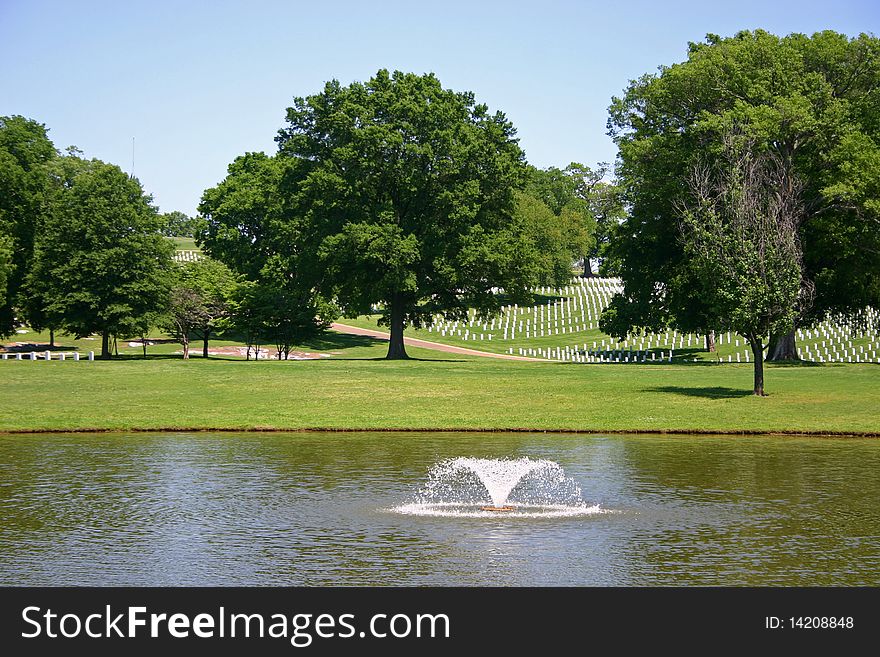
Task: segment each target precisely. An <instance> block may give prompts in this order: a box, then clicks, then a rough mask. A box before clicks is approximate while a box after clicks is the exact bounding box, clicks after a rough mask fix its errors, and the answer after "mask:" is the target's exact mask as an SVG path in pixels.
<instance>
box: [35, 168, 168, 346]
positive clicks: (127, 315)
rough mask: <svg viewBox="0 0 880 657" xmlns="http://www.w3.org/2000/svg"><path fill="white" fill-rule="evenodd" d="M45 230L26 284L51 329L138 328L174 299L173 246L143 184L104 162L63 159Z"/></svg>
mask: <svg viewBox="0 0 880 657" xmlns="http://www.w3.org/2000/svg"><path fill="white" fill-rule="evenodd" d="M56 176H57V185H58V190H57V192H56V193H55V194H54V196H53V199H52V203H51V210H50V212H49V214H48V216H47V218H46V222H45V227H44V230H43V231H42V233H41V235H40V238H39V240H38V242H37V245H36V250H35V255H34V263H33V266H32V268H31V271H30V273H29V275H28V281H27V285H28V288H29V289H30V290H33V291H34V294H35V295H37V296H39V297H40V298H42V299H43V301H44V304H45V305H44V308H43V312H44V313H45V316H46V317H47V321H48V322H49V324H48V325H49V326H59V327H61V328H63V329H65V330H66V331H67V332H69V333H71V334H73V335H75V336H76V337H85V336H88V335H91V334H93V333H99V334H100V335H101V338H102V339H101V357H102V358H110V357H111V352H110V337H111V336H115V335H130V334H135V333H137V332H138V328H139V327H138V319H139V318H140V317H142V316H143V315H146V314H149V313H152V312H157V311H159V310H161V309H162V307H163V306H164V304H165V303H166V301H167V298H168V290H169V274H168V272H169V270H170V267H171V253H172V251H173V247H172V245H171V244H169V243H168V242H167V241H166V240H165V239H164V238H163V237H162V236H161V235H160V234H159V230H158V229H159V220H158V217H157V215H156V211H155V208H153V207H152V206H151V205H150V198H149V197H148V196H146V195H145V194H144V192H143V190H142V189H141V186H140V183H139V182H138V181H137V180H136V179H133V178H129V177H128V175H126V174H125V173H124V172H123V171H122V170H121V169H120V168H119V167H117V166H115V165H112V164H106V163H104V162H101V161H99V160H88V161H87V160H82V159H80V158H77V157H73V156H68V157H63V158H60V160H59V163H58V166H57V168H56Z"/></svg>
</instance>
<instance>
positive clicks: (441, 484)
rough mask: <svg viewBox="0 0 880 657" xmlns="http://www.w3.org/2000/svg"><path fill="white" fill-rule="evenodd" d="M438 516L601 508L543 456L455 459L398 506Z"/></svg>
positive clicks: (441, 464) (434, 471) (437, 469)
mask: <svg viewBox="0 0 880 657" xmlns="http://www.w3.org/2000/svg"><path fill="white" fill-rule="evenodd" d="M394 510H395V511H397V512H399V513H407V514H414V515H434V516H453V515H454V516H470V517H483V516H497V515H500V514H499V512H501V511H504V512H506V513H504V514H503V515H505V516H516V517H562V516H577V515H590V514H594V513H602V510H601V509H600V508H599V506H598V505H594V506H587V504H586V503H585V502H584V500H583V498H582V496H581V489H580V486H578V484H577V482H576V481H575V480H574V479H572V478H571V477H568V476H566V474H565V471H564V470H563V469H562V466H560V465H559V464H558V463H556V462H554V461H548V460H544V459H530V458H528V457H524V458H518V459H477V458H454V459H448V460H445V461H441V462H439V463H437V464H436V465H434V466H433V467H432V468H431V470H430V471H429V472H428V480H427V482H426V483H425V485H424V487H423V488H422V489H421V490H420V491H419V494H418V496H417V499H416V501H415V502H413V503H411V504H406V505H403V506H400V507H397V508H396V509H394Z"/></svg>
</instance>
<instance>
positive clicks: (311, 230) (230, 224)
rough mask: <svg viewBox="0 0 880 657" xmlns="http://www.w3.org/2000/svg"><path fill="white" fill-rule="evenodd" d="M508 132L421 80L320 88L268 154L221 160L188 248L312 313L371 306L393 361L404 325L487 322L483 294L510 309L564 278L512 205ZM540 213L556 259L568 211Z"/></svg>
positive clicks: (565, 242)
mask: <svg viewBox="0 0 880 657" xmlns="http://www.w3.org/2000/svg"><path fill="white" fill-rule="evenodd" d="M515 134H516V133H515V130H514V128H513V126H512V124H511V123H510V122H509V121H508V120H507V119H506V117H505V116H504V115H503V114H502V113H500V112H494V113H492V112H490V111H489V109H488V108H487V107H486V106H485V105H482V104H478V103H477V102H476V100H475V98H474V95H473V94H472V93H470V92H455V91H452V90H448V89H444V88H443V87H442V86H441V84H440V82H439V80H437V78H436V77H434V76H433V75H421V76H419V75H414V74H407V73H401V72H395V73H389V72H388V71H385V70H382V71H379V72H378V73H377V74H376V76H375V77H373V78H372V79H370V80H369V81H367V82H364V83H361V82H355V83H352V84H350V85H348V86H343V85H341V84H340V83H339V82H337V81H335V80H334V81H331V82H329V83H327V84H326V85H325V87H324V90H323V91H322V92H321V93H319V94H316V95H313V96H309V97H306V98H296V99H295V100H294V104H293V106H292V107H290V108H288V111H287V126H286V127H285V128H283V129H282V130H281V131H279V135H278V137H277V141H278V145H279V151H278V154H277V155H275V156H274V157H269V156H266V155H263V154H256V153H250V154H246V155H244V156H242V157H240V158H238V159H236V161H235V162H233V163H232V165H230V167H229V175H228V176H227V178H226V179H225V180H224V181H223V182H221V183H220V184H219V185H217V186H216V187H215V188H212V189H209V190H207V191H206V192H205V194H204V196H203V198H202V203H201V204H200V206H199V212H200V213H201V214H202V215H203V216H204V218H205V220H206V225H205V228H204V230H203V232H202V234H201V236H200V240H201V243H202V244H203V246H204V248H205V249H206V251H207V252H208V253H210V254H211V255H212V256H213V257H216V258H218V259H220V260H222V261H223V262H225V263H226V264H228V265H229V266H230V267H231V268H232V269H234V270H235V271H238V272H240V273H242V274H244V275H245V276H247V277H248V278H250V279H251V280H253V281H258V282H260V283H261V284H263V285H266V284H271V285H272V286H274V287H276V288H279V287H280V288H282V289H284V290H286V293H287V294H292V295H293V296H294V297H298V298H301V299H305V298H306V297H305V296H303V292H305V291H308V292H310V294H311V295H312V298H314V299H315V302H316V304H315V305H316V307H321V306H322V304H323V303H324V300H327V299H333V300H334V301H335V302H336V303H337V304H338V305H339V306H340V308H341V310H342V311H343V312H344V313H345V314H348V315H353V314H361V313H371V312H376V311H377V309H378V312H380V313H381V314H382V317H381V319H380V322H381V323H382V324H385V325H389V326H390V327H391V341H390V345H389V351H388V357H389V358H401V357H406V352H405V349H404V346H403V329H404V327H405V326H407V325H413V326H422V325H424V324H425V323H426V322H428V321H430V319H431V318H432V316H433V315H434V314H436V313H442V314H444V315H445V316H446V317H449V318H452V317H463V316H464V315H465V314H466V313H467V312H468V309H469V308H476V309H478V311H479V312H481V313H482V314H488V313H490V312H492V311H494V310H495V309H497V307H498V305H499V300H498V296H497V295H496V294H495V293H494V291H495V289H496V288H498V287H503V288H504V290H505V292H506V293H507V295H508V298H510V299H514V300H517V299H519V300H525V299H526V298H528V297H529V292H528V291H529V288H530V287H531V286H532V285H534V284H537V283H538V282H539V281H542V280H546V281H547V282H549V281H550V279H549V278H548V276H550V278H552V279H553V280H554V282H557V283H561V282H563V281H564V280H565V279H567V278H568V276H569V275H570V261H569V262H568V266H567V267H560V266H558V263H552V262H550V260H552V257H555V256H556V254H555V253H554V254H552V257H551V258H550V259H548V258H547V254H545V253H542V247H543V246H546V244H545V243H548V242H547V239H548V237H547V236H546V235H544V234H541V231H540V230H538V229H536V227H535V223H534V222H535V221H536V220H540V219H541V217H544V218H548V215H546V214H544V210H546V207H545V208H544V210H542V209H541V207H539V205H538V204H540V205H543V203H541V201H537V203H531V202H530V201H528V200H527V199H525V197H523V196H522V195H520V196H517V192H518V190H521V189H522V187H523V186H524V184H525V172H526V168H525V167H526V165H525V159H524V155H523V153H522V151H521V150H520V148H519V145H518V141H517V139H516V137H515ZM548 212H549V211H548ZM549 217H552V218H553V221H554V224H555V225H556V227H557V228H558V230H557V232H558V233H559V234H558V235H557V236H556V237H554V238H553V239H551V240H550V242H549V243H552V245H553V248H560V249H568V250H569V251H571V250H572V249H573V247H572V244H573V243H576V242H577V240H578V239H580V237H579V236H582V235H583V229H582V228H581V227H580V226H578V225H577V222H576V221H575V219H574V217H573V216H572V210H571V209H569V210H567V211H566V212H565V213H562V214H560V215H559V216H557V215H554V214H553V213H552V212H550V213H549ZM566 222H568V224H569V225H568V226H565V224H566ZM541 240H543V241H544V242H543V243H542V242H541ZM566 257H568V256H566ZM554 267H555V269H554ZM551 269H552V271H551V272H550V273H549V274H548V270H551ZM563 269H564V270H565V271H564V278H563V274H562V273H561V272H562V270H563Z"/></svg>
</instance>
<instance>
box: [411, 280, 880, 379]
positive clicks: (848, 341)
mask: <svg viewBox="0 0 880 657" xmlns="http://www.w3.org/2000/svg"><path fill="white" fill-rule="evenodd" d="M621 290H622V285H621V282H620V279H617V278H587V279H584V278H576V279H573V280H572V281H571V284H570V285H568V286H566V287H564V288H548V287H539V288H535V289H534V290H533V292H534V293H536V294H540V295H545V296H555V297H561V299H560V300H558V301H556V302H552V301H551V302H547V303H546V304H543V305H535V306H530V307H520V306H518V305H517V304H513V305H509V306H503V307H502V309H501V314H500V315H498V316H496V317H493V318H491V319H489V320H485V321H480V320H478V319H477V316H476V313H475V312H474V311H470V312H469V313H468V318H467V319H466V320H463V321H452V322H446V321H445V320H444V319H443V318H442V317H440V316H438V317H436V318H435V320H434V323H433V324H432V325H431V326H429V327H428V331H429V332H435V333H437V334H439V335H441V336H444V337H457V338H460V339H462V340H466V341H481V340H492V339H493V338H494V339H497V340H515V339H517V338H519V339H522V338H527V339H529V338H541V337H547V336H554V335H565V334H572V333H580V332H584V331H588V330H595V329H598V319H599V316H600V315H601V313H602V311H603V310H604V309H605V307H606V306H607V305H608V303H609V302H610V300H611V297H612V296H613V295H614V294H615V293H616V292H619V291H621ZM497 292H503V291H502V290H497ZM863 319H864V320H865V321H864V322H863V323H862V327H863V330H862V331H861V335H857V334H856V333H855V332H854V331H853V330H852V329H851V327H850V326H849V325H848V324H845V323H843V322H834V321H826V322H822V323H821V324H819V325H817V326H816V327H813V328H811V329H804V330H799V331H798V334H797V337H798V340H799V341H803V340H805V339H811V338H818V337H819V336H822V337H824V338H825V340H823V341H822V349H821V350H820V349H819V346H818V345H819V343H818V342H817V343H814V345H813V347H812V348H811V347H809V346H808V345H804V346H803V347H801V348H799V352H798V353H799V354H800V356H801V358H802V359H804V360H815V361H818V362H834V361H848V362H869V361H874V362H877V356H876V353H877V351H880V341H878V340H877V336H876V334H877V327H878V326H880V316H878V312H877V311H876V310H874V309H872V308H867V309H865V311H864V318H863ZM872 335H873V337H872ZM859 338H861V339H866V340H868V343H867V346H865V345H861V344H860V345H853V343H852V340H853V339H859ZM705 340H706V336H705V335H701V334H698V333H679V332H678V331H677V330H674V329H670V330H667V331H665V332H663V333H650V334H642V335H636V336H631V337H629V338H627V339H624V340H622V341H620V342H618V341H616V340H614V339H613V338H607V339H603V340H601V341H597V342H594V343H593V349H592V350H589V349H588V348H587V347H586V345H584V348H583V352H590V351H592V352H593V354H592V355H591V354H589V353H584V354H581V355H582V356H584V357H587V358H589V357H593V358H599V359H604V360H601V361H599V362H621V361H614V360H613V359H614V358H618V356H617V355H615V354H616V353H617V352H620V351H621V350H626V352H627V353H628V354H631V353H632V352H633V351H635V352H636V353H637V354H638V353H641V352H648V353H651V350H653V349H664V348H668V349H669V350H670V351H672V350H673V349H684V348H685V347H702V346H703V345H704V344H705ZM715 340H716V345H717V346H723V345H725V344H726V345H729V346H732V347H735V348H736V351H735V352H734V353H731V354H727V355H726V356H721V355H719V356H717V358H716V361H717V362H749V361H750V360H751V350H750V347H749V345H748V343H747V341H746V340H745V339H744V338H742V337H740V336H737V335H736V334H735V333H732V332H721V333H718V334H716V336H715ZM520 349H521V351H522V352H523V355H531V356H539V357H544V358H552V359H554V360H556V359H559V357H561V353H565V349H566V348H562V350H563V351H562V352H560V353H557V351H556V348H555V347H554V348H545V349H527V348H520ZM567 349H568V353H570V354H578V353H579V350H578V349H577V348H576V346H575V347H568V348H567ZM508 351H509V353H513V348H511V349H509V350H508ZM529 351H531V352H533V353H531V354H529V353H527V352H529ZM627 357H628V356H622V358H623V359H624V360H623V361H622V362H627V361H626V358H627ZM629 357H630V359H631V360H630V361H629V362H632V359H633V358H641V356H636V357H633V356H629ZM646 358H649V357H647V356H646ZM572 359H574V357H572ZM609 359H610V360H609ZM639 362H640V361H639Z"/></svg>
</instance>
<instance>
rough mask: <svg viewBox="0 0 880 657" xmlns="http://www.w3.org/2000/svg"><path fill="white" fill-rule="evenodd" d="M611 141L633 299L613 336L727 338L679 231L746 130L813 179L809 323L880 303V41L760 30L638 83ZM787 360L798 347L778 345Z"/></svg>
mask: <svg viewBox="0 0 880 657" xmlns="http://www.w3.org/2000/svg"><path fill="white" fill-rule="evenodd" d="M608 123H609V129H610V134H611V135H612V136H613V137H614V139H615V141H616V142H617V144H618V146H619V149H620V152H619V160H618V168H617V174H618V178H619V180H620V182H621V184H622V186H623V188H624V191H625V195H626V200H627V202H628V204H629V206H630V214H629V216H628V218H627V219H626V220H625V221H624V222H623V224H622V225H621V226H620V228H619V231H618V233H617V237H616V239H615V242H614V244H613V246H612V249H611V256H612V260H613V266H614V268H615V271H616V273H618V274H619V275H620V276H622V278H623V281H624V291H623V293H622V294H621V295H619V296H617V297H615V299H614V300H613V302H612V304H611V306H610V308H609V309H608V310H607V311H606V314H605V316H604V318H603V323H602V325H603V326H604V327H605V329H606V330H608V331H610V332H612V333H613V334H615V335H624V334H626V333H627V332H629V331H632V330H634V329H637V328H638V327H645V328H649V329H657V328H659V327H662V326H664V325H667V324H669V323H673V324H675V325H677V326H678V327H680V328H682V329H684V330H700V331H707V330H709V329H712V328H716V327H718V317H717V316H716V314H715V313H714V312H713V308H712V306H711V304H709V303H707V300H706V297H705V295H701V294H699V293H698V292H697V291H698V290H700V289H702V288H703V286H704V283H705V281H700V280H697V279H696V278H695V276H696V274H695V272H694V269H693V268H692V267H690V266H689V262H688V261H689V258H690V256H689V254H688V253H687V250H686V248H685V244H684V242H683V240H681V239H679V232H678V230H677V226H676V221H677V219H676V217H677V213H676V209H677V208H679V207H681V205H682V204H686V203H687V202H688V195H689V193H690V192H689V189H688V185H687V184H686V180H687V178H688V176H689V175H690V172H691V171H692V170H693V167H694V164H695V162H696V161H697V160H699V159H700V158H708V159H709V160H711V159H712V158H716V159H717V158H719V157H720V156H721V153H722V151H723V141H724V135H726V134H729V133H730V132H731V131H732V130H736V131H738V132H739V133H741V134H742V135H743V138H745V139H748V140H750V142H751V143H753V145H754V149H755V151H756V152H766V153H770V154H773V156H774V157H778V158H780V160H781V161H782V163H783V165H784V166H785V167H787V168H790V170H791V171H792V172H793V174H794V175H795V176H797V178H798V179H799V180H800V181H802V184H803V187H802V191H801V193H800V198H799V199H798V201H799V203H798V205H799V207H800V208H801V211H800V214H799V216H798V217H796V221H795V222H794V223H795V225H796V228H795V230H796V231H797V233H798V238H799V240H800V244H801V248H802V249H803V267H804V277H803V278H804V280H805V281H811V282H812V283H813V284H815V295H814V297H813V300H812V304H811V305H809V306H807V305H806V304H803V305H801V306H799V307H798V308H797V314H798V315H799V317H798V321H799V322H800V323H801V324H809V323H811V322H813V321H816V320H817V319H819V318H822V317H824V316H827V315H828V314H831V313H853V312H856V311H858V310H859V309H861V308H863V307H864V306H865V305H868V304H871V305H877V304H878V303H880V257H878V254H880V230H878V226H880V224H878V222H880V208H878V198H880V184H878V178H880V174H878V173H877V171H878V167H877V163H878V162H880V40H878V39H877V38H875V37H872V36H868V35H860V36H858V37H856V38H848V37H846V36H844V35H841V34H837V33H835V32H820V33H817V34H814V35H813V36H811V37H810V36H805V35H802V34H792V35H789V36H787V37H777V36H774V35H772V34H768V33H767V32H764V31H761V30H758V31H754V32H741V33H739V34H737V35H736V36H734V37H731V38H720V37H718V36H715V35H709V36H708V37H707V39H706V42H705V43H700V44H691V45H690V48H689V52H688V59H687V61H685V62H683V63H680V64H674V65H672V66H663V67H661V69H660V72H659V73H657V74H652V75H645V76H643V77H641V78H639V79H638V80H635V81H633V82H632V83H631V84H630V85H629V87H628V88H627V90H626V93H625V94H624V95H623V96H622V97H621V98H615V99H614V101H613V103H612V106H611V109H610V118H609V122H608ZM774 341H775V342H776V344H777V345H779V347H780V348H774V349H772V350H771V351H772V352H773V355H776V356H779V357H785V356H789V357H790V356H792V355H793V353H792V352H793V349H794V343H793V331H792V332H789V334H788V339H787V340H782V339H781V336H779V335H777V336H774Z"/></svg>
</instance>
